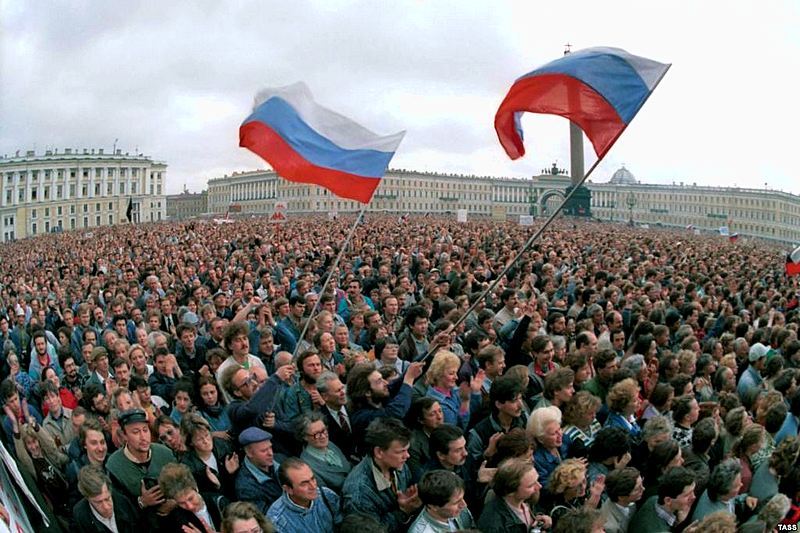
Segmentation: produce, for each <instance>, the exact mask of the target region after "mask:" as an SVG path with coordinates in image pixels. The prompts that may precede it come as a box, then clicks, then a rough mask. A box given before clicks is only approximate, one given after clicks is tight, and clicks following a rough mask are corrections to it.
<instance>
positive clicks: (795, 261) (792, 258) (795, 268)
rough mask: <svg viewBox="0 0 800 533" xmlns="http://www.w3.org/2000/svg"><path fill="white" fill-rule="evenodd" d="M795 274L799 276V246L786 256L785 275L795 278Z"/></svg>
mask: <svg viewBox="0 0 800 533" xmlns="http://www.w3.org/2000/svg"><path fill="white" fill-rule="evenodd" d="M797 274H800V246H798V247H797V248H795V249H794V250H793V251H792V253H790V254H787V255H786V275H787V276H796V275H797Z"/></svg>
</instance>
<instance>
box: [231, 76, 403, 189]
mask: <svg viewBox="0 0 800 533" xmlns="http://www.w3.org/2000/svg"><path fill="white" fill-rule="evenodd" d="M404 135H405V132H404V131H403V132H400V133H396V134H394V135H388V136H385V137H382V136H379V135H376V134H375V133H373V132H371V131H369V130H368V129H366V128H364V127H363V126H360V125H359V124H357V123H355V122H353V121H352V120H350V119H349V118H347V117H344V116H342V115H340V114H338V113H336V112H334V111H331V110H330V109H327V108H324V107H322V106H320V105H319V104H317V103H316V102H315V101H314V98H313V97H312V95H311V91H310V90H309V89H308V87H306V85H305V84H304V83H302V82H301V83H295V84H294V85H289V86H287V87H280V88H275V89H267V90H264V91H261V92H260V93H259V94H258V95H257V96H256V103H255V107H254V109H253V113H252V114H251V115H250V116H249V117H247V119H245V121H244V122H243V123H242V125H241V127H240V128H239V146H241V147H243V148H247V149H248V150H250V151H252V152H254V153H255V154H257V155H259V156H261V157H262V158H263V159H264V160H266V161H267V162H268V163H269V164H270V166H272V168H273V169H274V170H275V172H277V173H278V174H279V175H280V176H282V177H284V178H286V179H287V180H289V181H294V182H300V183H310V184H314V185H320V186H322V187H325V188H326V189H328V190H329V191H331V192H332V193H333V194H335V195H337V196H341V197H344V198H349V199H351V200H356V201H358V202H361V203H365V204H367V203H369V201H370V200H371V199H372V195H373V193H374V192H375V189H377V188H378V185H379V184H380V181H381V178H383V175H384V173H385V172H386V168H387V167H388V166H389V162H390V161H391V160H392V156H394V153H395V151H397V147H398V146H399V145H400V141H401V140H402V139H403V136H404Z"/></svg>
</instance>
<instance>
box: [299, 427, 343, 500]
mask: <svg viewBox="0 0 800 533" xmlns="http://www.w3.org/2000/svg"><path fill="white" fill-rule="evenodd" d="M297 440H299V441H302V442H305V447H304V448H303V453H302V454H300V459H302V460H303V461H305V462H306V464H308V466H309V467H311V470H312V471H313V472H314V475H315V476H316V478H317V481H319V482H320V483H322V484H323V485H324V486H326V487H328V488H329V489H331V490H333V491H334V492H336V493H337V494H341V490H342V486H343V485H344V480H345V478H346V477H347V474H349V473H350V470H352V468H353V465H351V464H350V462H349V461H348V460H347V458H346V457H345V456H344V454H343V453H342V450H340V449H339V447H338V446H336V445H335V444H334V443H332V442H331V441H330V439H329V438H328V427H327V426H326V425H325V418H324V417H323V416H322V415H320V414H319V413H309V414H308V415H306V416H303V417H302V418H300V420H299V421H298V422H297Z"/></svg>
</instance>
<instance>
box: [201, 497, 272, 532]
mask: <svg viewBox="0 0 800 533" xmlns="http://www.w3.org/2000/svg"><path fill="white" fill-rule="evenodd" d="M200 531H204V530H203V529H201V530H200ZM254 531H258V532H259V533H275V528H274V527H272V524H271V523H270V522H269V520H267V518H266V517H265V516H264V515H263V514H261V512H260V511H259V510H258V508H257V507H256V506H255V505H253V504H252V503H250V502H233V503H232V504H230V505H228V507H227V508H226V509H225V517H224V518H223V520H222V533H253V532H254Z"/></svg>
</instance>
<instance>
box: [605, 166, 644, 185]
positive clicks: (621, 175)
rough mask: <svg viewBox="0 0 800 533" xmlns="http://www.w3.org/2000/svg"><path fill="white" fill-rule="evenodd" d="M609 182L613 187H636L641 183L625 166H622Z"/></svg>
mask: <svg viewBox="0 0 800 533" xmlns="http://www.w3.org/2000/svg"><path fill="white" fill-rule="evenodd" d="M608 182H609V183H611V184H613V185H636V184H638V183H639V181H638V180H637V179H636V178H635V177H634V175H633V174H632V173H631V171H630V170H628V169H627V168H625V165H622V168H620V169H619V170H617V171H616V172H614V175H612V176H611V179H610V180H609V181H608Z"/></svg>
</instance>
